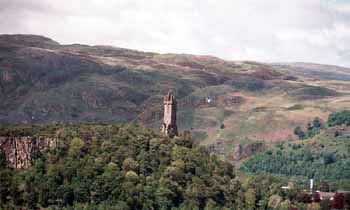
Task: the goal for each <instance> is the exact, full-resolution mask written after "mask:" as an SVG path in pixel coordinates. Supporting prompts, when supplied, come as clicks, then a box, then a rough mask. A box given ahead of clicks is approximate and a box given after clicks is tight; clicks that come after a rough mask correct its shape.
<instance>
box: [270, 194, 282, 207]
mask: <svg viewBox="0 0 350 210" xmlns="http://www.w3.org/2000/svg"><path fill="white" fill-rule="evenodd" d="M281 202H282V198H281V196H279V195H272V196H271V197H270V198H269V204H268V206H269V207H270V208H272V209H277V207H278V206H280V204H281Z"/></svg>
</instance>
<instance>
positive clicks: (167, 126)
mask: <svg viewBox="0 0 350 210" xmlns="http://www.w3.org/2000/svg"><path fill="white" fill-rule="evenodd" d="M163 103H164V118H163V125H162V127H161V130H162V133H164V134H165V135H167V136H170V137H173V136H177V135H178V133H177V125H176V108H177V107H176V106H177V104H176V99H175V96H174V95H173V94H172V93H171V92H169V93H168V94H167V95H166V96H164V98H163Z"/></svg>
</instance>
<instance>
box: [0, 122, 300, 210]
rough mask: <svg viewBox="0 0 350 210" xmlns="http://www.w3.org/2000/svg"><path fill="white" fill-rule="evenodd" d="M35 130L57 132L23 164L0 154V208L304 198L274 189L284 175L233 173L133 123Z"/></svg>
mask: <svg viewBox="0 0 350 210" xmlns="http://www.w3.org/2000/svg"><path fill="white" fill-rule="evenodd" d="M27 129H30V128H27ZM5 130H9V129H5ZM19 130H20V129H17V132H19V133H21V132H22V131H19ZM37 130H40V132H41V133H42V134H44V133H45V135H52V136H55V137H58V138H59V139H60V142H61V143H60V146H59V148H56V149H54V150H52V151H49V152H48V153H39V154H36V157H35V158H34V165H33V166H32V167H31V168H30V169H28V170H13V169H9V168H6V165H5V164H4V161H3V160H4V158H3V157H2V156H1V155H0V163H1V169H0V183H1V185H0V209H1V208H2V209H18V208H22V207H23V208H26V209H39V208H45V209H125V210H127V209H130V210H131V209H143V210H146V209H164V210H166V209H169V210H170V209H172V210H176V209H191V210H192V209H207V210H209V209H210V210H213V209H214V210H215V209H242V210H243V209H267V208H269V206H270V207H272V206H276V208H277V207H279V206H280V205H282V203H283V201H285V202H284V204H283V205H287V204H288V205H289V206H292V205H293V204H294V205H298V206H301V207H302V206H303V205H304V204H302V203H300V202H299V200H298V198H297V189H296V188H295V189H293V190H291V191H289V192H288V193H287V192H284V191H282V190H281V186H282V185H284V184H287V182H286V181H285V180H282V179H279V178H273V177H270V176H258V177H249V178H243V179H242V178H238V177H237V176H235V174H234V172H233V168H232V166H231V165H230V164H228V163H227V162H223V161H221V160H219V159H218V158H216V157H215V156H213V155H210V154H208V152H207V151H206V150H205V149H204V148H203V147H200V146H198V145H195V144H194V143H193V142H192V141H191V140H190V139H186V138H182V137H176V138H174V139H169V138H166V137H162V136H159V135H158V134H156V133H154V132H153V131H151V130H148V129H145V128H142V127H139V126H136V125H130V126H125V127H119V126H109V125H80V126H67V127H62V126H51V127H47V128H45V129H43V128H41V129H37ZM44 131H46V132H44ZM15 133H16V132H15ZM276 199H277V201H276ZM275 201H276V202H275Z"/></svg>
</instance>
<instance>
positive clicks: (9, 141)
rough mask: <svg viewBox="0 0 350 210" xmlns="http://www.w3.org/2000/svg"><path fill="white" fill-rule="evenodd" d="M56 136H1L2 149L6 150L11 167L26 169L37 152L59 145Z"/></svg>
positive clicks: (0, 147)
mask: <svg viewBox="0 0 350 210" xmlns="http://www.w3.org/2000/svg"><path fill="white" fill-rule="evenodd" d="M57 142H58V141H57V139H56V138H46V137H8V136H6V137H4V136H3V137H0V150H1V151H2V152H4V154H5V156H6V161H7V164H8V166H9V167H11V168H16V169H26V168H29V167H30V166H31V164H32V157H33V155H34V154H35V153H36V152H39V151H44V150H47V149H49V148H55V147H57Z"/></svg>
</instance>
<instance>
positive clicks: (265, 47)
mask: <svg viewBox="0 0 350 210" xmlns="http://www.w3.org/2000/svg"><path fill="white" fill-rule="evenodd" d="M0 33H1V34H4V33H6V34H8V33H10V34H12V33H21V34H40V35H44V36H47V37H50V38H52V39H54V40H56V41H58V42H60V43H61V44H70V43H82V44H90V45H101V44H102V45H114V46H118V47H124V48H132V49H137V50H143V51H153V52H160V53H166V52H172V53H190V54H204V55H208V54H209V55H214V56H218V57H221V58H225V59H230V60H255V61H265V62H282V61H305V62H317V63H326V64H337V65H343V66H348V67H350V0H171V1H170V0H104V1H101V0H0Z"/></svg>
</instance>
